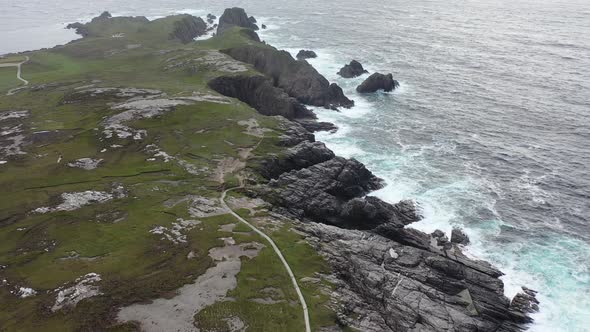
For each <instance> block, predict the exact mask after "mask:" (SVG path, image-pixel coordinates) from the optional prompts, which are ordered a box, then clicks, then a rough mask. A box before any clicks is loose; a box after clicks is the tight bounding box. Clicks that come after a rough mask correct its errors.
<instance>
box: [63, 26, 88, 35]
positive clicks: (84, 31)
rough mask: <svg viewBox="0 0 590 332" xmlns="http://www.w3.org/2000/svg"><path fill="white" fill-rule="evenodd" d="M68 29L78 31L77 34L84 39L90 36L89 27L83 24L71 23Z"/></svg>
mask: <svg viewBox="0 0 590 332" xmlns="http://www.w3.org/2000/svg"><path fill="white" fill-rule="evenodd" d="M66 29H73V30H76V34H78V35H80V36H82V37H88V35H89V34H90V32H89V31H88V27H87V26H86V24H82V23H79V22H76V23H70V24H68V25H67V26H66Z"/></svg>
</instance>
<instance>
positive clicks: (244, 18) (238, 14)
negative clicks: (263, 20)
mask: <svg viewBox="0 0 590 332" xmlns="http://www.w3.org/2000/svg"><path fill="white" fill-rule="evenodd" d="M233 27H242V28H247V29H252V30H258V26H257V25H256V24H255V23H253V22H252V21H250V19H249V18H248V15H247V14H246V11H245V10H244V9H243V8H238V7H233V8H227V9H226V10H225V11H224V12H223V15H221V17H220V18H219V26H218V27H217V34H218V35H220V34H222V33H223V32H224V31H227V30H228V29H231V28H233Z"/></svg>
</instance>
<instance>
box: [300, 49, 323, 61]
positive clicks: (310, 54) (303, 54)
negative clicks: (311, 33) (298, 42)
mask: <svg viewBox="0 0 590 332" xmlns="http://www.w3.org/2000/svg"><path fill="white" fill-rule="evenodd" d="M317 57H318V55H317V54H316V53H315V52H314V51H309V50H300V51H299V53H297V56H296V58H297V60H305V59H312V58H317Z"/></svg>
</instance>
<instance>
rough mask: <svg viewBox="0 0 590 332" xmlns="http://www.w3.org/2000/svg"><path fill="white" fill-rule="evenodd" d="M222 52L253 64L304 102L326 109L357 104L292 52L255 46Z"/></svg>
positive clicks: (276, 83) (278, 85)
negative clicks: (295, 57) (297, 58)
mask: <svg viewBox="0 0 590 332" xmlns="http://www.w3.org/2000/svg"><path fill="white" fill-rule="evenodd" d="M222 52H223V53H226V54H228V55H229V56H231V57H232V58H234V59H236V60H238V61H242V62H246V63H249V64H251V65H252V66H254V68H256V70H258V71H259V72H261V73H263V74H265V75H267V76H269V77H270V78H272V80H273V82H274V84H275V86H277V87H279V88H281V89H283V90H285V92H287V93H288V94H289V95H290V96H291V97H294V98H296V99H297V100H299V101H300V102H301V103H304V104H309V105H314V106H323V107H327V108H336V107H351V106H353V105H354V102H353V101H352V100H350V99H348V98H346V96H345V95H344V93H343V92H342V89H341V88H340V87H339V86H338V85H337V84H335V83H332V84H330V82H328V80H327V79H326V78H325V77H324V76H322V75H321V74H320V73H318V72H317V70H315V69H314V68H313V67H312V66H311V65H310V64H309V63H307V62H306V61H297V60H295V59H293V57H292V56H291V54H289V52H286V51H279V50H277V49H275V48H273V47H267V46H252V45H250V46H243V47H236V48H230V49H226V50H222Z"/></svg>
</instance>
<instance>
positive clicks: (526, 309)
mask: <svg viewBox="0 0 590 332" xmlns="http://www.w3.org/2000/svg"><path fill="white" fill-rule="evenodd" d="M510 310H511V312H512V314H513V316H514V317H515V319H514V322H516V323H531V322H532V321H533V320H532V319H531V317H530V316H529V314H533V313H536V312H539V300H537V292H536V291H534V290H532V289H529V288H526V287H522V292H519V293H518V294H516V295H515V296H514V298H513V299H512V301H511V302H510Z"/></svg>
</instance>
